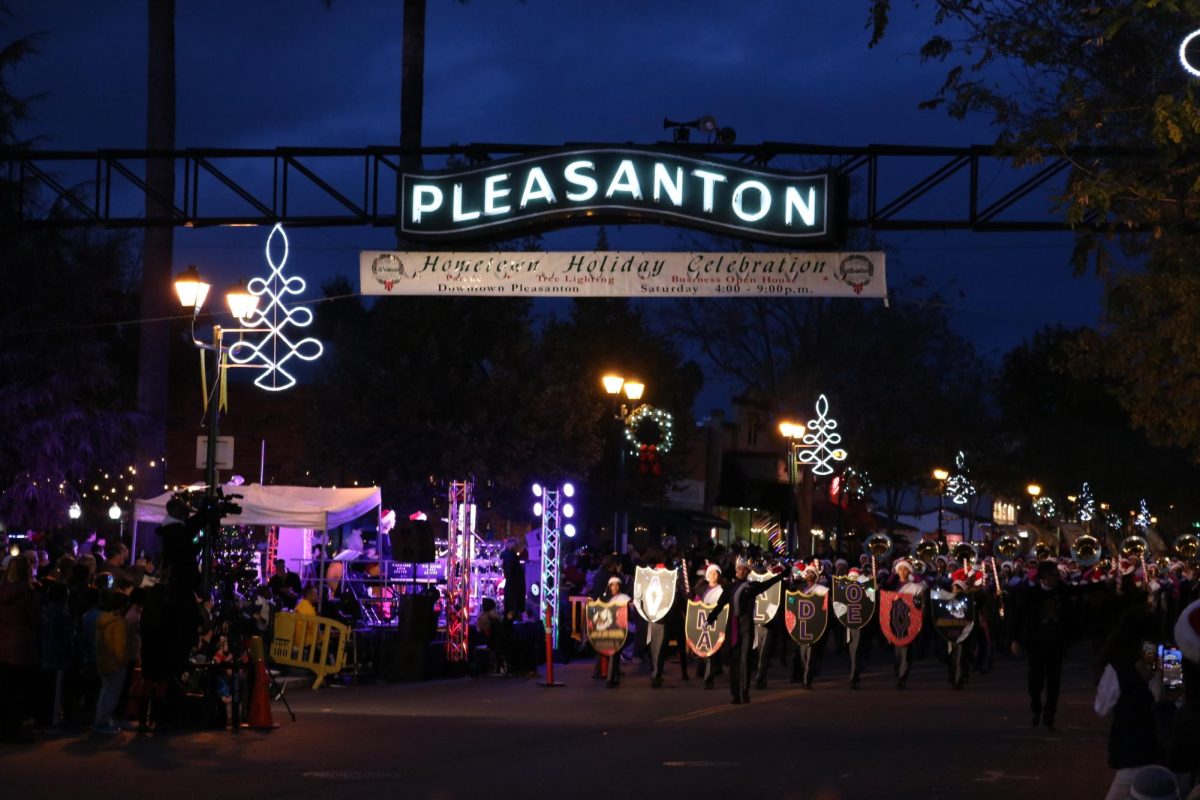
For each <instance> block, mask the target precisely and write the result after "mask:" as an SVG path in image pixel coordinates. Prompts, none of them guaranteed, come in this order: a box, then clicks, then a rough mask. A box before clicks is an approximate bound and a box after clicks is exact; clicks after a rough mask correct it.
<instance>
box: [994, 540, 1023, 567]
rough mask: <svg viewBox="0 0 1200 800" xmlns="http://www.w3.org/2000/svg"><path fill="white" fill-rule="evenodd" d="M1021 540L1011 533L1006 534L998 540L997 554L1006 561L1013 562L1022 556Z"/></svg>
mask: <svg viewBox="0 0 1200 800" xmlns="http://www.w3.org/2000/svg"><path fill="white" fill-rule="evenodd" d="M1021 549H1022V548H1021V539H1020V537H1018V536H1014V535H1013V534H1011V533H1006V534H1004V535H1003V536H1001V537H1000V538H999V539H997V540H996V545H995V551H996V554H997V555H999V556H1000V557H1001V558H1003V559H1004V560H1005V561H1011V560H1012V559H1014V558H1016V557H1017V556H1019V555H1021Z"/></svg>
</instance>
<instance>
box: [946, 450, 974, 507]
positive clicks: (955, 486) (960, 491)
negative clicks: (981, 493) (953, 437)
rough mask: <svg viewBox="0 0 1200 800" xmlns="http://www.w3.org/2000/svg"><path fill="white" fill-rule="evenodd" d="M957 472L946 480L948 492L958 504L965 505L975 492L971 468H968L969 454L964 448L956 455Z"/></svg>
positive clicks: (951, 498)
mask: <svg viewBox="0 0 1200 800" xmlns="http://www.w3.org/2000/svg"><path fill="white" fill-rule="evenodd" d="M954 466H955V473H954V474H953V475H951V476H950V479H949V480H947V481H946V494H948V495H950V500H951V501H953V503H954V504H955V505H957V506H965V505H966V504H967V502H968V501H969V500H970V499H971V497H972V495H974V494H975V487H974V485H972V483H971V477H970V470H968V469H967V455H966V453H964V452H963V451H962V450H959V451H958V455H956V456H955V457H954Z"/></svg>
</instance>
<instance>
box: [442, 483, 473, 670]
mask: <svg viewBox="0 0 1200 800" xmlns="http://www.w3.org/2000/svg"><path fill="white" fill-rule="evenodd" d="M474 489H475V485H474V483H473V482H472V481H451V483H450V486H449V488H448V491H447V500H448V502H447V504H446V505H447V507H448V508H447V511H448V515H447V520H446V522H447V526H446V605H445V609H446V660H447V661H450V662H462V661H466V660H467V658H468V656H469V655H470V647H469V640H470V635H471V551H472V550H473V549H474V548H473V546H472V545H473V542H472V541H471V539H472V536H473V535H474V534H473V533H472V531H471V503H472V495H473V494H474Z"/></svg>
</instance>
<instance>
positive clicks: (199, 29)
mask: <svg viewBox="0 0 1200 800" xmlns="http://www.w3.org/2000/svg"><path fill="white" fill-rule="evenodd" d="M10 5H11V8H12V11H13V15H14V18H13V20H12V24H11V26H10V27H9V29H8V30H7V31H6V34H9V35H15V34H19V33H26V32H30V31H34V30H40V31H43V32H44V33H45V39H44V40H43V42H42V45H41V53H40V54H39V55H38V56H36V57H35V58H34V59H33V60H32V61H31V62H30V63H29V64H28V65H26V66H25V67H24V68H22V69H21V70H20V71H19V73H18V75H17V76H16V80H15V84H14V89H15V90H16V91H17V92H19V93H35V92H42V93H46V94H47V96H46V98H45V99H43V100H41V101H39V102H38V104H37V105H36V106H35V115H36V119H34V120H32V121H31V122H30V124H29V125H28V126H27V127H26V129H25V133H26V134H27V135H38V136H41V137H44V144H43V146H45V147H51V148H64V149H96V148H101V147H127V148H128V147H133V148H136V147H140V146H143V145H144V142H145V64H146V20H145V7H146V3H145V0H111V1H110V2H104V3H94V2H77V1H75V2H71V1H69V0H12V2H11V3H10ZM866 6H867V3H866V0H823V1H822V2H815V1H811V0H779V1H778V2H758V1H756V2H754V3H737V4H731V3H727V2H714V1H711V0H689V1H688V2H674V1H673V0H672V1H666V0H660V1H659V2H656V3H652V4H651V3H644V2H604V3H596V2H578V1H576V0H529V2H524V3H519V2H516V1H515V0H475V1H474V2H471V3H468V4H465V5H464V4H461V3H455V2H451V0H430V2H429V17H428V41H427V45H426V58H427V67H426V70H427V71H426V89H425V98H426V108H425V130H424V135H425V142H426V144H429V145H436V144H447V143H467V142H472V141H489V142H505V141H514V142H533V143H548V144H554V143H561V142H565V141H615V142H625V141H632V142H653V141H657V140H659V139H662V138H665V136H666V135H667V134H665V133H664V131H663V130H662V118H663V116H664V115H669V116H671V117H673V118H676V119H689V118H694V117H697V116H699V115H701V114H712V115H714V116H716V118H717V119H718V121H719V122H720V124H722V125H730V126H732V127H734V128H735V129H736V130H737V135H738V141H739V142H740V143H753V142H757V141H763V140H777V141H796V142H810V143H821V144H835V143H836V144H869V143H887V144H892V143H897V144H931V145H967V144H977V143H986V142H989V141H991V139H992V138H993V136H994V135H993V133H992V132H991V131H990V130H989V128H988V126H987V125H986V124H985V123H984V122H982V121H979V122H973V123H959V122H956V121H953V120H950V119H948V118H947V117H946V115H945V114H944V113H942V112H938V111H920V110H918V109H917V103H918V102H919V101H920V100H921V99H923V98H925V97H927V96H928V95H929V94H931V93H932V91H933V90H934V89H935V88H936V87H937V86H938V85H939V83H940V81H941V78H942V70H941V68H939V67H937V66H930V65H927V66H922V65H920V63H919V59H918V58H917V56H916V52H917V50H918V48H919V46H920V44H921V43H922V42H923V41H924V39H925V38H926V37H927V35H928V27H927V25H928V14H927V9H926V10H921V9H918V10H914V9H912V8H911V7H910V6H909V4H906V3H904V2H899V3H897V4H896V9H895V13H894V15H893V16H894V21H893V26H892V29H891V31H890V32H889V35H888V37H887V38H886V39H885V40H884V42H883V44H882V45H881V46H880V47H877V48H876V49H874V50H868V48H867V41H868V40H869V31H868V30H867V29H866V27H865V26H866V21H867V15H866ZM400 27H401V3H400V2H399V0H394V1H393V0H375V1H374V2H364V0H334V3H333V8H332V9H331V10H326V9H325V7H324V3H323V2H322V0H254V2H235V1H234V0H203V1H202V0H178V1H177V35H176V47H177V65H178V69H177V72H178V132H177V143H178V145H179V146H180V147H192V146H231V147H273V146H278V145H293V146H304V145H345V146H357V145H368V144H390V143H395V142H396V141H397V140H398V137H399V105H398V102H399V86H400ZM6 38H7V37H6ZM781 166H782V164H781ZM996 180H997V185H1000V184H1002V183H1003V181H1004V180H1005V177H1004V176H1000V177H998V178H997V179H996ZM1048 205H1049V200H1048V198H1047V199H1045V200H1044V201H1043V200H1042V199H1040V198H1039V199H1038V201H1037V202H1034V203H1033V204H1027V205H1026V206H1025V208H1026V209H1034V210H1041V209H1039V208H1038V207H1039V206H1042V207H1043V208H1044V207H1045V206H1048ZM266 234H267V231H266V230H264V229H235V230H185V229H180V230H179V231H178V232H177V234H176V239H175V242H176V261H177V262H178V263H179V264H180V266H182V265H184V264H187V263H191V262H195V263H198V264H200V265H201V267H202V269H204V270H205V271H207V272H209V273H211V274H214V275H218V276H222V275H224V276H228V277H230V278H232V277H237V276H239V275H241V274H246V275H254V274H258V273H260V272H263V271H264V270H265V265H264V264H263V262H262V257H261V253H262V245H263V243H264V241H265V238H266ZM290 235H291V237H292V244H293V250H292V261H291V262H290V264H289V266H290V267H291V268H292V269H293V270H294V271H296V272H299V273H300V274H304V275H307V276H310V284H312V285H313V286H314V288H315V284H317V283H319V281H320V280H321V279H323V278H324V277H326V276H329V275H334V274H338V273H342V274H346V275H349V276H355V275H356V274H357V253H358V251H359V250H360V249H377V248H388V247H391V246H393V245H394V238H393V236H392V234H391V233H390V231H387V230H371V229H354V228H347V229H329V230H314V231H304V230H295V229H293V230H292V231H290ZM609 238H610V243H611V244H612V246H613V247H617V248H631V249H632V248H658V249H673V248H680V249H687V248H688V247H689V244H688V243H689V242H690V241H691V238H692V237H690V236H688V235H686V234H680V233H679V232H677V231H674V230H668V229H661V228H650V229H647V228H637V227H625V228H620V229H615V230H614V229H610V231H609ZM546 241H547V245H548V246H549V247H560V248H569V249H580V248H588V247H590V246H591V245H592V244H593V243H594V241H595V234H594V232H593V231H583V232H579V231H576V232H569V233H563V234H557V235H554V236H549V237H547V240H546ZM884 242H885V244H886V249H887V251H888V258H889V272H890V276H889V277H890V279H891V282H892V283H893V284H894V285H896V284H900V283H902V282H904V281H905V280H906V279H909V278H912V277H918V276H920V277H924V278H926V279H927V281H928V283H929V284H930V285H932V286H934V287H938V288H941V289H943V290H944V291H945V292H946V293H947V295H948V297H950V298H951V303H952V306H953V308H952V310H951V313H952V318H953V320H954V323H955V325H956V326H957V328H958V329H959V330H961V331H962V332H963V333H964V334H966V335H967V336H969V337H970V338H971V339H972V340H973V341H975V342H976V343H977V344H978V346H979V347H980V348H981V350H983V351H984V352H986V353H992V354H999V353H1002V352H1003V351H1005V350H1007V349H1009V348H1011V347H1012V346H1014V345H1016V344H1018V343H1019V342H1020V341H1021V340H1022V339H1023V338H1025V337H1027V336H1028V335H1029V334H1031V333H1032V332H1033V331H1035V330H1036V329H1038V328H1040V327H1042V326H1044V325H1047V324H1052V323H1065V324H1088V323H1094V322H1096V321H1097V318H1098V314H1099V305H1100V301H1099V298H1100V286H1099V284H1098V282H1097V281H1096V280H1095V279H1093V278H1085V279H1077V278H1072V277H1071V275H1070V269H1069V266H1068V265H1067V258H1068V256H1069V254H1070V247H1071V240H1070V237H1069V235H1067V234H1040V235H1015V234H986V235H985V234H969V233H920V234H895V235H890V236H888V237H886V238H885V239H884ZM718 402H720V398H719V397H718V396H717V395H716V394H714V393H711V392H709V393H706V396H705V397H704V398H702V403H707V404H709V405H711V404H714V403H718Z"/></svg>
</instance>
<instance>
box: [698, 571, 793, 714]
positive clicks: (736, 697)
mask: <svg viewBox="0 0 1200 800" xmlns="http://www.w3.org/2000/svg"><path fill="white" fill-rule="evenodd" d="M772 571H773V572H774V573H775V577H773V578H769V579H767V580H765V581H761V582H760V581H751V580H750V562H749V561H747V560H746V559H744V558H739V559H738V560H737V565H736V566H735V568H734V581H733V583H732V584H731V585H730V586H728V587H725V588H724V590H723V591H722V592H721V595H720V597H719V598H718V599H717V605H716V608H714V609H713V610H712V611H711V612H709V614H708V619H710V620H714V621H715V620H716V619H718V618H719V617H720V616H721V611H722V610H723V609H724V608H725V606H729V621H728V622H727V623H726V629H725V645H726V648H727V651H728V654H727V655H726V657H725V662H726V663H727V664H728V665H729V691H730V693H731V694H732V695H733V702H734V703H735V704H736V703H749V702H750V649H751V645H752V644H753V643H754V599H755V598H756V597H758V596H759V595H760V594H762V593H763V592H765V591H767V590H768V589H770V588H771V587H772V586H774V585H775V584H777V583H779V582H780V581H782V580H783V579H784V578H785V577H787V573H786V572H785V571H784V569H783V567H782V566H779V565H776V566H775V567H773V568H772ZM705 602H708V600H707V598H706V599H705Z"/></svg>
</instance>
